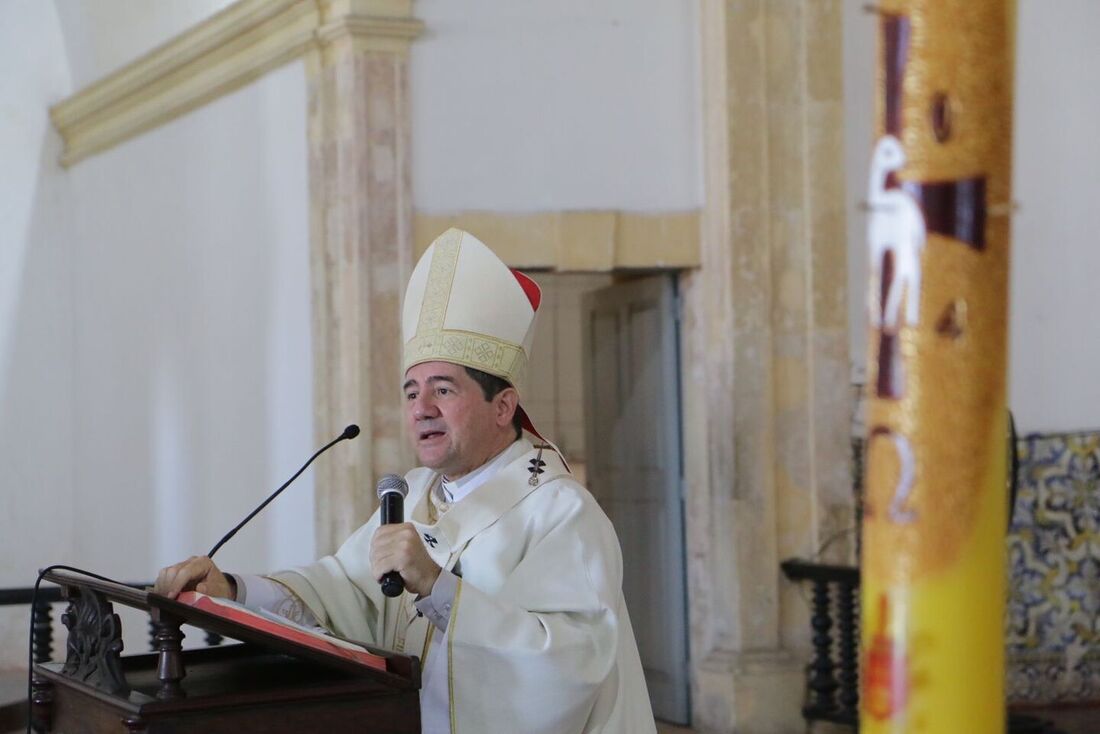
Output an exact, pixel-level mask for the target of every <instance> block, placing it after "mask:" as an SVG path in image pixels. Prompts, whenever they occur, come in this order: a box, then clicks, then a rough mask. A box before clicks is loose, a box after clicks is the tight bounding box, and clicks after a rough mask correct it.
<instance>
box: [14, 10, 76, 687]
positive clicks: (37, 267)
mask: <svg viewBox="0 0 1100 734" xmlns="http://www.w3.org/2000/svg"><path fill="white" fill-rule="evenodd" d="M10 69H18V70H19V73H17V74H14V73H5V70H10ZM69 91H70V83H69V70H68V63H67V60H66V56H65V47H64V43H63V39H62V36H61V33H60V30H59V27H58V22H57V16H56V13H55V12H54V8H53V5H52V4H51V3H43V2H39V1H38V0H5V3H4V4H3V5H2V6H0V161H2V162H3V167H4V173H3V175H2V176H0V548H2V549H3V552H2V553H0V586H5V587H8V586H30V585H31V584H32V583H33V582H34V570H35V568H37V567H38V566H40V565H45V563H47V562H49V561H50V560H52V559H54V558H58V557H64V558H72V557H73V550H74V548H75V546H74V543H73V539H72V535H71V533H70V532H69V531H70V529H71V528H72V525H73V521H74V517H75V508H74V507H73V500H74V480H73V477H74V472H75V467H74V463H73V436H74V425H73V414H72V397H73V368H72V364H73V359H74V353H75V350H74V344H73V339H72V331H73V325H74V317H73V312H74V306H73V296H72V289H71V285H72V281H73V277H74V271H73V267H72V260H71V257H70V251H69V248H68V243H69V241H70V240H71V237H72V234H73V232H74V227H73V223H72V221H71V218H70V211H69V207H68V204H69V203H70V202H71V196H70V192H69V182H68V181H67V180H66V178H65V177H64V176H63V175H61V173H60V172H59V171H58V170H57V167H56V166H55V165H54V163H53V161H54V160H56V158H57V155H58V153H59V152H60V141H59V139H58V137H57V135H56V134H55V133H54V132H53V128H52V127H51V125H50V120H49V115H48V111H47V107H48V105H49V104H50V103H51V102H53V101H55V100H58V99H61V98H62V97H64V96H65V95H66V94H68V93H69ZM47 548H49V549H50V551H49V552H46V551H45V550H44V549H47ZM26 619H27V610H26V609H6V610H5V609H0V666H3V665H5V664H13V663H18V662H19V661H21V660H22V659H24V657H23V656H25V654H26V653H25V650H26V647H25V645H26V640H27V627H26V624H25V621H26ZM21 651H23V652H22V654H21Z"/></svg>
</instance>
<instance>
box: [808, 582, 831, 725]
mask: <svg viewBox="0 0 1100 734" xmlns="http://www.w3.org/2000/svg"><path fill="white" fill-rule="evenodd" d="M813 587H814V601H813V616H812V617H811V618H810V625H811V626H812V627H813V629H814V636H813V645H814V659H813V662H812V663H810V670H811V671H812V672H811V675H810V681H809V686H810V691H811V694H810V695H811V699H810V703H809V705H808V706H807V708H808V709H809V710H811V711H813V712H815V713H824V712H828V711H833V710H834V709H835V708H836V701H835V699H834V693H835V692H836V689H837V682H836V677H835V676H834V675H833V669H834V668H835V665H834V663H833V655H832V647H833V638H832V635H830V634H829V633H830V631H831V630H832V627H833V617H832V615H831V614H830V610H829V583H828V582H827V581H822V580H817V581H814V582H813Z"/></svg>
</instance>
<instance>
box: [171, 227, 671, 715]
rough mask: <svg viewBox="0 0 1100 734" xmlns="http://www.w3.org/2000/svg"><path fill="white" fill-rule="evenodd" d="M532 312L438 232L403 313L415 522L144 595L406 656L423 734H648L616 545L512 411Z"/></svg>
mask: <svg viewBox="0 0 1100 734" xmlns="http://www.w3.org/2000/svg"><path fill="white" fill-rule="evenodd" d="M539 298H540V293H539V289H538V286H537V285H536V284H535V283H534V281H532V280H531V279H530V278H528V277H527V276H525V275H523V274H522V273H518V272H515V271H512V270H509V269H508V267H507V266H505V265H504V263H503V262H501V261H500V259H499V258H497V256H496V255H494V254H493V253H492V251H490V250H489V248H487V247H486V246H485V245H484V244H482V243H481V242H480V241H478V240H477V239H476V238H474V237H473V236H472V235H470V234H468V233H466V232H462V231H460V230H457V229H451V230H448V231H447V232H445V233H444V234H442V235H441V236H440V237H439V238H438V239H436V241H435V242H433V243H432V245H431V246H430V247H429V248H428V250H427V251H426V252H425V253H424V255H423V257H421V259H420V262H419V263H418V264H417V266H416V268H415V269H414V271H413V274H412V277H411V278H410V280H409V285H408V289H407V291H406V293H405V301H404V306H403V313H402V332H403V342H404V367H405V375H404V384H403V390H404V396H405V419H406V427H407V430H408V434H409V438H410V440H411V442H412V444H413V446H414V447H415V449H416V454H417V458H418V460H419V461H420V463H421V464H422V465H423V466H422V467H420V468H418V469H414V470H413V471H411V472H409V474H408V475H406V480H407V481H408V484H409V494H408V497H407V498H406V501H405V507H406V515H407V516H409V517H410V518H411V521H410V522H406V523H402V524H393V525H381V523H380V517H379V513H378V512H375V513H374V516H373V517H372V518H371V519H370V521H369V522H367V524H366V525H364V526H362V527H361V528H359V530H357V531H356V532H355V533H354V534H352V536H351V537H350V538H348V540H347V541H346V542H345V543H344V544H343V546H341V547H340V549H339V550H338V551H337V552H336V553H335V554H334V555H332V556H326V557H325V558H322V559H321V560H319V561H317V562H316V563H313V564H312V565H309V566H305V567H303V568H297V569H293V570H290V571H282V572H279V573H275V574H271V575H270V576H243V575H235V574H229V575H226V574H223V573H222V572H221V571H220V570H219V569H218V568H217V567H216V566H215V565H214V563H213V562H212V561H211V560H210V559H209V558H206V557H195V558H191V559H188V560H187V561H184V562H182V563H179V564H176V565H175V566H170V567H168V568H165V569H163V570H162V571H161V572H160V575H159V576H158V578H157V590H158V591H160V592H161V593H164V594H166V595H168V596H171V597H174V596H175V595H177V594H178V593H179V592H181V591H184V590H189V589H195V590H197V591H199V592H202V593H207V594H211V595H215V596H223V597H228V598H233V599H236V600H237V601H238V602H240V603H243V604H245V605H246V606H248V607H252V608H264V609H269V610H272V611H275V612H278V613H279V614H282V615H284V616H286V617H288V618H290V619H292V620H294V621H297V622H300V623H304V624H308V625H318V626H321V627H323V628H325V629H326V630H329V631H331V632H333V633H335V634H338V635H340V636H343V637H347V638H351V639H356V640H362V641H364V642H368V643H373V644H376V645H380V646H382V647H385V648H389V649H391V650H395V651H398V652H404V653H406V654H411V655H416V656H418V657H419V658H420V660H421V665H422V673H423V674H422V688H421V693H420V709H421V723H422V727H423V731H424V732H427V733H428V734H478V733H488V732H502V733H507V734H513V733H517V734H518V733H521V732H530V733H531V734H571V733H574V732H575V733H576V734H582V733H583V734H595V733H596V732H600V733H604V734H648V733H651V732H655V725H654V721H653V714H652V709H651V708H650V703H649V694H648V692H647V690H646V685H645V679H644V678H643V676H642V666H641V661H640V659H639V657H638V649H637V645H636V643H635V641H634V633H633V631H632V629H631V626H630V619H629V617H628V615H627V611H626V604H625V601H624V599H623V594H622V554H621V551H620V548H619V542H618V538H617V537H616V535H615V531H614V529H613V528H612V526H611V522H610V521H609V520H608V519H607V516H606V515H605V514H604V513H603V511H602V510H601V509H600V507H599V506H598V505H597V504H596V501H595V500H594V499H593V498H592V495H590V494H589V493H588V491H587V490H585V489H584V487H582V486H581V485H580V484H579V483H578V482H577V481H576V480H575V479H574V478H573V477H572V475H571V474H570V473H569V468H568V466H566V464H565V462H564V461H563V460H562V459H561V457H560V456H559V454H558V452H557V450H556V448H555V447H554V446H553V445H550V444H548V443H546V442H545V441H544V440H543V439H542V438H541V437H540V436H539V434H538V433H537V431H536V430H535V428H534V426H533V424H532V423H531V420H530V418H529V416H528V415H527V413H526V411H525V410H524V409H523V408H522V407H521V406H520V401H521V396H522V394H523V389H524V386H525V379H524V378H525V375H526V373H527V366H528V365H527V362H528V358H529V355H530V353H531V342H532V339H533V334H534V321H535V314H536V312H537V310H538V306H539ZM523 429H526V430H527V431H529V432H530V433H532V434H533V435H534V436H535V437H536V438H538V441H537V442H536V444H532V443H531V442H530V441H529V440H527V439H526V438H524V437H523V435H522V433H523ZM410 508H411V510H410ZM390 571H396V572H397V573H399V574H400V575H401V577H402V579H403V580H404V582H405V593H404V594H403V595H401V596H399V597H396V598H389V597H386V596H384V595H383V594H382V591H381V587H380V586H379V579H381V578H382V576H383V575H384V574H386V573H388V572H390Z"/></svg>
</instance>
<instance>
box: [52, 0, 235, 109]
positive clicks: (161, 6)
mask: <svg viewBox="0 0 1100 734" xmlns="http://www.w3.org/2000/svg"><path fill="white" fill-rule="evenodd" d="M232 3H233V0H157V1H156V2H147V1H146V0H54V2H53V3H52V4H53V5H54V6H56V8H57V17H58V20H59V21H60V23H61V31H62V33H63V34H64V36H65V45H66V51H67V54H68V57H69V63H70V65H71V73H72V80H73V91H79V90H80V89H82V88H84V87H86V86H88V85H89V84H91V83H93V82H95V81H98V80H99V79H100V78H102V77H103V76H105V75H107V74H110V73H111V72H112V71H115V70H116V69H118V68H119V67H122V66H125V65H126V64H128V63H130V62H131V61H133V60H134V59H136V58H138V57H139V56H141V55H142V54H144V53H146V52H148V51H151V50H153V49H154V48H156V47H157V46H159V45H161V44H162V43H164V42H165V41H168V40H170V39H171V38H172V37H173V36H175V35H177V34H179V33H182V32H183V31H185V30H187V29H188V28H190V27H191V26H193V25H196V24H198V23H200V22H202V21H203V20H206V18H208V17H210V16H211V15H213V14H214V13H216V12H217V11H219V10H221V9H222V8H224V7H225V6H227V5H231V4H232Z"/></svg>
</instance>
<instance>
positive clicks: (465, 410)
mask: <svg viewBox="0 0 1100 734" xmlns="http://www.w3.org/2000/svg"><path fill="white" fill-rule="evenodd" d="M404 390H405V422H406V426H407V428H408V432H409V440H410V441H412V445H413V448H415V449H416V456H417V458H418V459H419V460H420V463H421V464H422V465H423V466H426V467H428V468H430V469H434V470H436V471H438V472H441V473H442V474H443V475H444V476H446V477H447V478H448V479H456V478H458V477H460V476H462V475H463V474H467V473H469V472H471V471H473V470H474V469H476V468H477V467H479V466H481V465H482V464H484V463H485V462H486V461H488V460H489V459H491V458H492V457H493V456H494V455H495V454H496V453H497V452H498V451H500V450H501V449H502V448H503V447H502V446H500V445H499V444H500V443H501V431H500V429H499V421H498V415H499V409H498V402H499V399H500V397H501V395H498V396H497V397H496V398H494V399H493V400H491V401H489V400H486V399H485V393H483V392H482V391H481V386H480V385H478V384H477V382H475V381H474V379H473V378H472V377H470V376H469V375H468V374H467V373H466V370H465V369H464V368H463V367H462V366H460V365H456V364H451V363H450V362H424V363H423V364H418V365H414V366H413V367H410V368H409V370H408V372H406V373H405V385H404ZM502 394H503V393H502ZM509 425H510V424H509ZM505 445H506V444H505Z"/></svg>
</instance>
